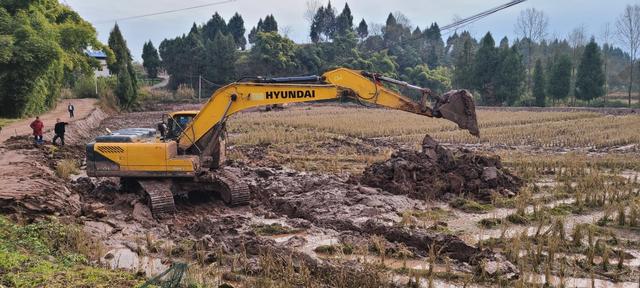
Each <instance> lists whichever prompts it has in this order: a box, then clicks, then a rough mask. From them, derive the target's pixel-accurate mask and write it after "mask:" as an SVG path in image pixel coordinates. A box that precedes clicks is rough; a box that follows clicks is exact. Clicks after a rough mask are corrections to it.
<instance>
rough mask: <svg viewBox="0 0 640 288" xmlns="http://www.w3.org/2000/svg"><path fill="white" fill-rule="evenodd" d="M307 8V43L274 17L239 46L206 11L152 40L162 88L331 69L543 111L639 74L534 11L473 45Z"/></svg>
mask: <svg viewBox="0 0 640 288" xmlns="http://www.w3.org/2000/svg"><path fill="white" fill-rule="evenodd" d="M636 6H637V5H636ZM633 7H635V6H632V8H633ZM312 9H313V10H312V11H311V13H308V21H309V22H310V23H309V24H310V26H309V39H310V40H311V43H309V44H297V43H294V42H293V41H292V40H290V39H288V38H287V37H286V36H283V35H281V34H279V31H278V23H277V21H276V19H275V18H274V17H273V15H266V16H265V17H264V18H263V19H260V20H259V21H258V23H257V25H256V26H253V27H252V28H251V29H250V32H249V33H248V41H247V40H246V39H245V37H244V34H245V33H244V32H245V28H244V21H243V20H242V16H241V15H240V14H238V13H235V14H234V15H233V16H232V17H231V18H230V19H229V21H228V22H227V21H225V20H224V18H223V17H222V16H221V15H219V14H218V13H215V14H214V15H213V17H212V18H211V19H210V20H209V21H207V22H206V23H204V24H202V25H197V24H195V23H194V24H193V26H192V28H191V30H190V31H189V33H187V34H184V35H182V36H180V37H177V38H174V39H165V40H164V41H162V43H161V44H160V47H159V56H161V58H162V62H161V65H162V66H163V67H164V68H165V69H166V71H167V72H168V73H169V74H170V75H171V81H170V87H172V88H177V87H178V86H179V85H189V86H191V87H197V83H198V80H199V77H204V78H205V79H208V80H209V81H211V82H214V83H217V84H220V85H222V84H226V83H229V82H231V81H234V80H235V79H237V78H239V77H241V76H249V75H262V76H281V75H299V74H321V73H322V72H323V71H326V70H328V69H331V68H335V67H339V66H340V67H348V68H353V69H361V70H369V71H372V72H377V73H382V74H385V75H387V76H390V77H395V78H399V79H402V80H405V81H409V82H412V83H415V84H418V85H423V86H427V87H430V88H432V89H433V90H435V91H437V92H440V93H441V92H443V91H445V90H448V89H452V88H455V89H470V90H473V91H474V92H476V94H478V95H479V98H478V101H479V102H480V103H481V104H483V105H498V106H499V105H528V106H534V105H535V106H544V105H554V104H557V103H561V102H562V103H566V104H575V103H576V101H584V103H586V102H591V101H592V100H594V99H598V98H600V97H602V96H604V95H605V94H606V93H607V92H608V91H610V90H616V91H621V90H622V89H625V88H630V87H631V85H632V84H633V82H635V81H636V78H638V77H637V76H635V78H634V76H633V74H632V73H633V69H632V68H633V66H634V65H635V62H632V58H634V57H632V56H631V55H630V54H629V53H626V52H623V50H622V49H620V48H618V47H614V46H613V45H612V44H611V43H610V42H608V40H605V43H603V45H599V44H598V43H597V42H596V41H595V38H593V37H592V38H591V39H590V41H587V37H586V35H585V34H586V32H584V28H581V27H579V28H577V29H576V30H574V31H573V32H572V33H571V34H570V35H569V37H567V39H560V38H558V39H551V40H547V39H546V37H545V36H546V25H547V23H548V19H547V18H546V16H545V15H544V13H543V12H542V11H539V10H536V9H533V8H532V9H527V10H525V11H523V12H522V14H521V15H520V17H519V18H518V22H517V24H516V27H515V29H516V31H517V32H518V35H519V36H520V38H518V39H515V40H513V41H509V39H507V38H506V37H505V38H502V39H501V40H500V41H499V42H498V43H496V41H495V39H494V38H493V35H491V33H489V32H488V33H487V34H486V35H485V36H484V37H483V38H481V39H480V40H477V39H474V38H473V37H472V36H471V34H470V33H469V32H467V31H460V32H458V31H456V32H454V33H453V34H451V32H448V33H447V35H446V36H447V37H446V41H444V40H443V39H444V38H443V35H442V31H441V30H440V28H439V26H438V24H437V23H433V24H431V25H429V26H428V27H424V28H420V27H413V26H412V25H411V24H410V21H409V20H408V19H407V18H406V17H405V16H404V15H403V14H401V13H390V14H389V15H388V17H387V19H386V22H385V23H384V25H375V24H374V25H369V24H368V23H367V22H366V20H365V19H361V20H360V21H359V22H358V24H357V25H354V18H353V16H352V14H351V9H350V7H349V5H348V3H347V4H345V6H344V7H343V8H342V10H341V11H340V13H338V12H337V10H336V9H335V8H334V7H333V6H332V5H331V2H329V3H328V4H327V5H326V6H325V5H320V6H319V7H313V8H312ZM639 11H640V10H639ZM632 12H633V9H632ZM632 16H633V15H632ZM621 17H622V16H621ZM637 17H640V14H638V15H637ZM635 21H638V23H640V20H635ZM369 26H372V27H369ZM247 43H249V44H250V45H251V46H250V49H246V44H247ZM143 56H144V55H143ZM143 58H144V57H143ZM145 63H146V61H145ZM630 63H634V64H633V65H630ZM159 65H160V64H159ZM214 88H215V87H214ZM634 91H635V90H634ZM209 92H210V91H209ZM407 93H410V92H407Z"/></svg>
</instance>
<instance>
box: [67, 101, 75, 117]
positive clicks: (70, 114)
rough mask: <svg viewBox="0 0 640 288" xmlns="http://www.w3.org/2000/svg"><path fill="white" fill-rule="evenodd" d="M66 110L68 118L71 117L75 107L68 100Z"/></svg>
mask: <svg viewBox="0 0 640 288" xmlns="http://www.w3.org/2000/svg"><path fill="white" fill-rule="evenodd" d="M67 110H68V111H69V118H73V117H74V116H73V111H75V110H76V108H75V107H73V104H71V102H69V105H68V106H67Z"/></svg>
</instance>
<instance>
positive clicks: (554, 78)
mask: <svg viewBox="0 0 640 288" xmlns="http://www.w3.org/2000/svg"><path fill="white" fill-rule="evenodd" d="M571 69H572V68H571V58H570V57H569V56H568V55H567V54H563V55H562V56H560V57H559V58H558V60H557V61H556V62H555V63H554V64H553V67H552V68H551V75H549V80H548V81H549V83H548V86H547V89H548V92H549V96H551V98H552V99H553V100H554V102H555V100H563V99H566V98H567V97H568V96H569V90H570V87H571Z"/></svg>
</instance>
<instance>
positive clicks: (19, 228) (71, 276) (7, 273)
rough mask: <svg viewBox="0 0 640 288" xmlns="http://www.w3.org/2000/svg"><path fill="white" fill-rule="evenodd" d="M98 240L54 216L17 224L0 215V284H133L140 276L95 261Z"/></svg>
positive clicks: (123, 285)
mask: <svg viewBox="0 0 640 288" xmlns="http://www.w3.org/2000/svg"><path fill="white" fill-rule="evenodd" d="M98 245H99V244H97V243H96V242H95V241H92V239H90V238H89V237H88V236H87V235H86V234H85V233H84V232H83V231H82V230H81V229H80V228H79V227H76V226H74V225H65V224H62V223H60V222H59V221H58V220H57V219H55V218H50V219H48V220H45V221H41V222H37V223H32V224H24V225H23V224H17V223H15V222H13V221H11V220H9V219H8V218H6V217H4V216H0V286H4V287H134V286H138V285H140V283H142V282H143V279H141V278H139V277H137V276H135V275H134V274H132V273H129V272H125V271H115V270H110V269H107V268H102V267H100V266H99V265H97V264H95V261H92V260H95V259H97V257H98V255H97V253H98V251H100V249H99V247H98Z"/></svg>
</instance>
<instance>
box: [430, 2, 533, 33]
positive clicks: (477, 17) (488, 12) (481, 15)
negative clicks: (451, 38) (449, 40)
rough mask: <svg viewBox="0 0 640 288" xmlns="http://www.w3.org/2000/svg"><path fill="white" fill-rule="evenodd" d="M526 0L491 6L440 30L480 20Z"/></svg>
mask: <svg viewBox="0 0 640 288" xmlns="http://www.w3.org/2000/svg"><path fill="white" fill-rule="evenodd" d="M525 1H527V0H515V1H511V2H509V3H506V4H502V5H500V6H498V7H494V8H491V9H489V10H486V11H483V12H480V13H478V14H475V15H473V16H470V17H467V18H464V19H461V20H458V21H456V22H453V23H451V24H449V25H445V26H442V27H441V28H440V31H444V30H449V29H453V28H457V27H459V26H462V25H465V24H470V23H472V22H475V21H478V20H480V19H482V18H485V17H487V16H489V15H491V14H493V13H496V12H498V11H500V10H503V9H507V8H509V7H511V6H515V5H518V4H520V3H522V2H525Z"/></svg>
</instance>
